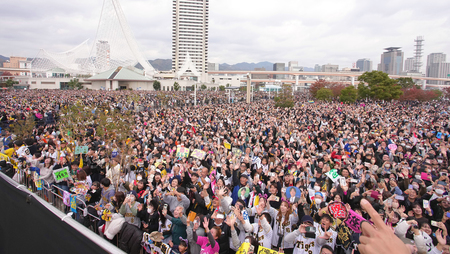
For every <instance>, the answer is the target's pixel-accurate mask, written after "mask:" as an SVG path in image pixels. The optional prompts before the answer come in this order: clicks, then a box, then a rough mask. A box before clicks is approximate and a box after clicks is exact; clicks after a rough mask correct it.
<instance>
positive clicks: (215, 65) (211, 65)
mask: <svg viewBox="0 0 450 254" xmlns="http://www.w3.org/2000/svg"><path fill="white" fill-rule="evenodd" d="M218 70H219V64H218V63H208V71H218Z"/></svg>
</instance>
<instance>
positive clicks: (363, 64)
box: [356, 58, 372, 72]
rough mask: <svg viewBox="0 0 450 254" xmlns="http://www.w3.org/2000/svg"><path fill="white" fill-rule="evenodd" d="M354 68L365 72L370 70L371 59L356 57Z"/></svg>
mask: <svg viewBox="0 0 450 254" xmlns="http://www.w3.org/2000/svg"><path fill="white" fill-rule="evenodd" d="M356 68H359V71H362V72H366V71H369V72H370V71H372V61H370V59H368V58H363V59H358V61H356Z"/></svg>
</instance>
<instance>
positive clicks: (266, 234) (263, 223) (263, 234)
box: [251, 207, 273, 249]
mask: <svg viewBox="0 0 450 254" xmlns="http://www.w3.org/2000/svg"><path fill="white" fill-rule="evenodd" d="M257 212H258V215H259V220H258V223H253V224H252V231H251V232H252V233H253V235H254V237H255V238H256V240H257V241H258V243H259V245H260V246H263V247H265V248H268V249H270V248H271V247H272V235H273V230H272V227H271V226H270V221H271V220H272V218H271V217H270V214H269V213H261V212H262V207H259V209H257Z"/></svg>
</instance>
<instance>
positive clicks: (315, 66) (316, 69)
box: [314, 64, 322, 72]
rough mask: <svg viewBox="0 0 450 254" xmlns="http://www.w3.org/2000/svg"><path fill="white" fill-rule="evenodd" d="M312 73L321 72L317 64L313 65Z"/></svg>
mask: <svg viewBox="0 0 450 254" xmlns="http://www.w3.org/2000/svg"><path fill="white" fill-rule="evenodd" d="M314 71H315V72H321V71H322V67H321V66H320V65H318V64H316V65H314Z"/></svg>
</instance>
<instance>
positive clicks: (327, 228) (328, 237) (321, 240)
mask: <svg viewBox="0 0 450 254" xmlns="http://www.w3.org/2000/svg"><path fill="white" fill-rule="evenodd" d="M332 223H333V220H332V219H331V217H330V215H328V214H324V215H322V217H321V218H320V225H319V227H318V228H317V234H318V236H319V237H318V239H317V245H316V247H315V248H316V251H315V253H320V250H321V249H322V247H323V246H324V245H328V246H330V247H331V248H332V249H334V247H335V245H336V237H337V232H336V231H334V230H333V229H332V228H331V224H332Z"/></svg>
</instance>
